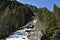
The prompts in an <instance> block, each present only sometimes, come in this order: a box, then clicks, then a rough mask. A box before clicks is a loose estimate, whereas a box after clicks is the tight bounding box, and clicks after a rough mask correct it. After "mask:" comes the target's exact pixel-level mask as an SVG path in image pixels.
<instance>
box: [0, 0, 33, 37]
mask: <svg viewBox="0 0 60 40" xmlns="http://www.w3.org/2000/svg"><path fill="white" fill-rule="evenodd" d="M32 16H34V14H33V12H32V11H31V9H30V8H28V7H27V6H25V5H24V4H22V3H19V2H17V1H8V0H0V38H4V37H5V36H6V35H7V34H10V33H11V32H14V31H16V30H17V29H20V27H21V26H23V25H25V24H26V23H28V22H29V21H31V20H32Z"/></svg>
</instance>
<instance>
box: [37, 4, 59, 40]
mask: <svg viewBox="0 0 60 40" xmlns="http://www.w3.org/2000/svg"><path fill="white" fill-rule="evenodd" d="M37 16H38V18H39V19H40V21H42V22H43V31H44V34H45V35H46V36H48V37H49V38H50V40H60V21H59V20H60V8H58V7H57V6H56V5H55V4H54V11H53V12H50V11H49V10H47V9H46V8H41V9H40V10H39V13H38V14H37Z"/></svg>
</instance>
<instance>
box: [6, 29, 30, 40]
mask: <svg viewBox="0 0 60 40" xmlns="http://www.w3.org/2000/svg"><path fill="white" fill-rule="evenodd" d="M26 30H31V29H27V28H25V29H22V30H18V31H16V32H14V33H13V34H12V35H9V37H7V38H6V40H29V39H28V38H27V36H28V32H26Z"/></svg>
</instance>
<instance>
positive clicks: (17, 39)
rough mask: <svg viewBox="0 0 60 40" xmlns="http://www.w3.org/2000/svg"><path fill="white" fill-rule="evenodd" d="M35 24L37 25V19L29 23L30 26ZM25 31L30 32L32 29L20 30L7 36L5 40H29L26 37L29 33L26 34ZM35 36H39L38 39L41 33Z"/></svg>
mask: <svg viewBox="0 0 60 40" xmlns="http://www.w3.org/2000/svg"><path fill="white" fill-rule="evenodd" d="M35 23H37V19H35V20H33V23H31V24H32V25H33V24H35ZM26 30H27V31H31V30H32V29H31V28H29V29H27V28H24V29H22V30H17V31H16V32H14V33H13V34H12V35H9V37H7V38H6V40H29V39H28V37H27V36H28V34H29V33H28V32H26ZM37 34H38V36H39V35H40V37H41V35H42V33H41V32H39V33H38V32H37Z"/></svg>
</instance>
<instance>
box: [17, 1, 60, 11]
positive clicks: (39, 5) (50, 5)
mask: <svg viewBox="0 0 60 40" xmlns="http://www.w3.org/2000/svg"><path fill="white" fill-rule="evenodd" d="M17 1H18V2H21V3H23V4H30V5H34V6H36V7H37V8H42V7H46V8H47V9H48V10H50V11H53V4H54V3H55V4H56V5H57V6H58V7H60V0H17Z"/></svg>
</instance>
